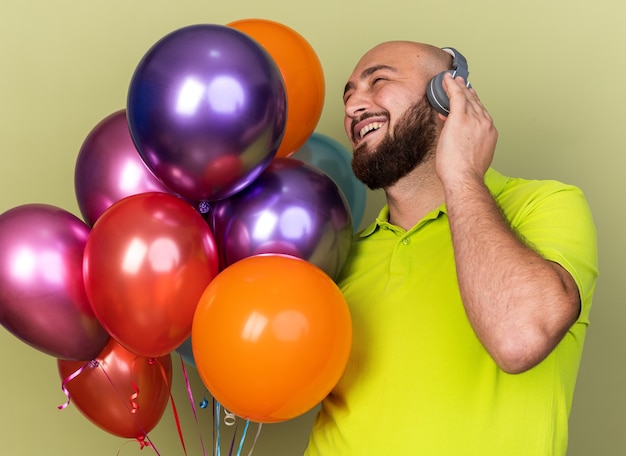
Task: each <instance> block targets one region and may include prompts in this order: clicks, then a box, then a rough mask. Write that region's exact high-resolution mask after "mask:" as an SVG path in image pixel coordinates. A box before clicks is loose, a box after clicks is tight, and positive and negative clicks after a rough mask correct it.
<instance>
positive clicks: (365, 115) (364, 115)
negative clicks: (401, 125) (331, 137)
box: [350, 111, 389, 141]
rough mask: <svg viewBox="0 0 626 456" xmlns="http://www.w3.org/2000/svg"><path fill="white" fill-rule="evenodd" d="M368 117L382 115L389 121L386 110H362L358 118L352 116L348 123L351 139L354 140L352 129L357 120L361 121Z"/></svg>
mask: <svg viewBox="0 0 626 456" xmlns="http://www.w3.org/2000/svg"><path fill="white" fill-rule="evenodd" d="M370 117H384V118H385V119H387V121H389V113H388V112H383V111H380V112H364V113H363V114H361V115H360V116H359V117H358V118H354V119H352V123H351V124H350V132H351V134H350V135H351V136H352V141H356V138H355V136H354V129H355V128H356V126H357V124H358V123H359V122H363V121H364V120H366V119H369V118H370Z"/></svg>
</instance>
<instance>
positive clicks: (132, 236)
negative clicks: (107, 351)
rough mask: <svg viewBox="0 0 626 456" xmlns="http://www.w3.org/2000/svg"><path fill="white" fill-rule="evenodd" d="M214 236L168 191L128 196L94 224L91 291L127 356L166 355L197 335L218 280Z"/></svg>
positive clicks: (87, 267) (88, 273) (88, 251)
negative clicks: (199, 309) (201, 308)
mask: <svg viewBox="0 0 626 456" xmlns="http://www.w3.org/2000/svg"><path fill="white" fill-rule="evenodd" d="M217 268H218V260H217V252H216V246H215V241H214V239H213V234H212V233H211V230H210V229H209V227H208V225H207V224H206V222H205V221H204V219H203V218H202V216H201V215H200V214H198V213H197V212H196V211H195V210H194V209H193V208H192V207H191V206H190V205H189V204H187V203H185V202H184V201H183V200H181V199H179V198H176V197H175V196H172V195H168V194H166V193H141V194H138V195H133V196H128V197H126V198H124V199H122V200H120V201H118V202H117V203H115V204H114V205H113V206H111V207H110V208H109V209H107V210H106V211H105V212H104V214H102V216H101V217H100V218H99V219H98V221H97V222H96V224H95V225H94V226H93V228H92V230H91V233H90V234H89V237H88V239H87V245H86V247H85V259H84V271H85V287H86V289H87V296H88V297H89V302H90V303H91V306H92V307H93V309H94V312H95V314H96V316H97V317H98V320H99V321H100V322H101V323H102V326H104V327H105V328H106V329H107V331H108V332H109V333H110V334H111V336H112V337H114V338H115V339H116V340H117V341H118V342H119V343H120V344H122V345H123V346H124V347H125V348H126V349H127V350H130V351H132V352H133V353H136V354H138V355H140V356H145V357H156V356H163V355H165V354H167V353H170V352H171V351H173V350H174V349H175V348H176V347H178V346H179V345H180V344H181V343H182V342H183V341H184V340H185V339H186V338H188V337H189V335H190V333H191V324H192V320H193V314H194V311H195V308H196V305H197V303H198V298H199V297H200V295H201V294H202V292H203V291H204V289H205V288H206V286H207V285H208V283H209V282H210V281H211V280H212V279H213V277H215V275H216V274H217Z"/></svg>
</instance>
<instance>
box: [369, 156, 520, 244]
mask: <svg viewBox="0 0 626 456" xmlns="http://www.w3.org/2000/svg"><path fill="white" fill-rule="evenodd" d="M507 180H508V177H506V176H504V175H502V174H500V173H499V172H498V171H496V170H495V169H493V168H489V169H488V170H487V172H486V173H485V185H486V186H487V188H488V189H489V192H490V193H491V194H492V195H493V196H494V198H495V197H496V196H497V195H499V194H500V192H501V191H502V189H503V188H504V185H505V184H506V182H507ZM435 212H436V213H440V212H443V213H447V212H446V207H445V204H444V205H442V206H441V207H439V208H438V209H436V210H435ZM429 217H433V215H432V213H431V215H429ZM384 225H387V226H389V206H388V205H386V204H385V206H383V208H382V209H381V210H380V212H379V213H378V216H377V217H376V219H375V220H374V221H373V222H372V223H371V224H370V225H369V226H368V227H367V228H365V229H364V230H363V231H361V233H360V234H359V236H360V237H367V236H369V235H371V234H372V233H374V231H376V230H377V229H378V228H379V227H381V226H384Z"/></svg>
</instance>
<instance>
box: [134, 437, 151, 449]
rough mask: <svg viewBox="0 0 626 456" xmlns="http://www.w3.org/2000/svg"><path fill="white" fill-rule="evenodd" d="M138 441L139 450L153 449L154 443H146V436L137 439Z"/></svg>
mask: <svg viewBox="0 0 626 456" xmlns="http://www.w3.org/2000/svg"><path fill="white" fill-rule="evenodd" d="M137 441H138V442H139V449H140V450H143V449H144V448H145V447H151V446H152V443H150V442H146V437H145V436H143V435H142V436H140V437H137Z"/></svg>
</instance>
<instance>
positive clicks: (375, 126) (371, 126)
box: [359, 122, 383, 138]
mask: <svg viewBox="0 0 626 456" xmlns="http://www.w3.org/2000/svg"><path fill="white" fill-rule="evenodd" d="M382 126H383V123H382V122H372V123H371V124H367V125H366V126H364V127H363V128H361V131H360V132H359V136H360V137H361V138H363V136H365V135H366V134H368V133H369V132H370V131H372V130H378V129H379V128H380V127H382Z"/></svg>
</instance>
